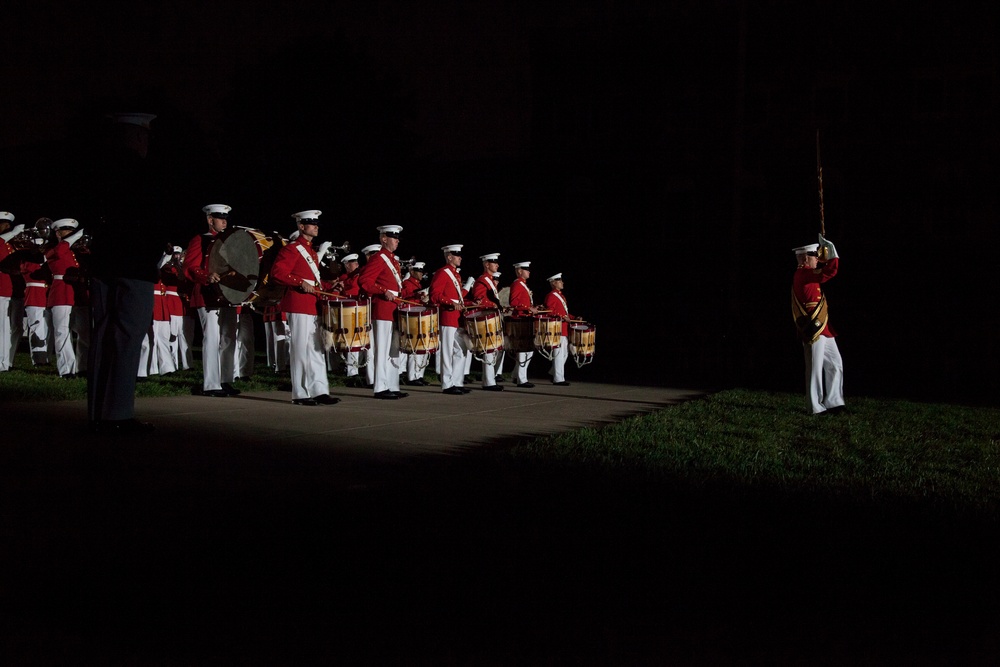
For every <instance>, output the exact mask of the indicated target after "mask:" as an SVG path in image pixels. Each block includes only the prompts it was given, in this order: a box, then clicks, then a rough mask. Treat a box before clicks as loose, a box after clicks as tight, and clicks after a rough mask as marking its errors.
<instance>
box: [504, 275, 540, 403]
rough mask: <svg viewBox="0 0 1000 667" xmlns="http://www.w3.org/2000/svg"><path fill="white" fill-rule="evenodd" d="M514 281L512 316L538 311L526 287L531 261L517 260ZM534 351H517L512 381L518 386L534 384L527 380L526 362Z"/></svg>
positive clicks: (523, 386)
mask: <svg viewBox="0 0 1000 667" xmlns="http://www.w3.org/2000/svg"><path fill="white" fill-rule="evenodd" d="M514 274H515V276H517V277H516V278H514V282H512V283H511V284H510V296H509V302H510V309H511V314H512V315H513V316H514V317H528V316H530V315H534V314H535V313H537V312H538V309H537V308H535V306H534V304H533V303H532V298H533V295H532V293H531V290H530V289H528V283H527V280H528V278H529V277H530V276H531V262H517V263H516V264H514ZM532 356H534V352H531V351H528V352H518V353H517V360H516V364H515V366H514V382H515V383H516V384H517V386H518V387H521V388H523V389H531V388H532V387H534V386H535V385H534V384H532V383H531V382H528V364H529V363H531V358H532Z"/></svg>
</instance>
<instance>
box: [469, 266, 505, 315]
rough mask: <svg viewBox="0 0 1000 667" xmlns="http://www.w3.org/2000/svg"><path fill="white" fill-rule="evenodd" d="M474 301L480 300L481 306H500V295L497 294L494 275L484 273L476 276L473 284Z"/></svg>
mask: <svg viewBox="0 0 1000 667" xmlns="http://www.w3.org/2000/svg"><path fill="white" fill-rule="evenodd" d="M470 296H471V298H472V300H473V301H479V306H480V307H481V308H499V304H500V295H499V294H497V284H496V283H495V282H493V275H492V274H489V273H484V274H483V275H481V276H479V277H478V278H476V282H474V283H473V284H472V294H471V295H470Z"/></svg>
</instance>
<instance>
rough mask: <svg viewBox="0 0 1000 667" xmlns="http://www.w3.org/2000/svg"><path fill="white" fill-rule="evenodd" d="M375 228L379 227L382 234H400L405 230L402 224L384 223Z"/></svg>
mask: <svg viewBox="0 0 1000 667" xmlns="http://www.w3.org/2000/svg"><path fill="white" fill-rule="evenodd" d="M375 229H377V230H378V231H379V233H380V234H386V233H392V234H398V233H400V232H401V231H403V228H402V227H401V226H400V225H382V226H380V227H376V228H375Z"/></svg>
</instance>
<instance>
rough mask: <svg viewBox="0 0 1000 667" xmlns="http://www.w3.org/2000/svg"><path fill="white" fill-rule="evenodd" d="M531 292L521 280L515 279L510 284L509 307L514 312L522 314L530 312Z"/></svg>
mask: <svg viewBox="0 0 1000 667" xmlns="http://www.w3.org/2000/svg"><path fill="white" fill-rule="evenodd" d="M532 305H533V304H532V303H531V290H529V289H528V284H527V283H525V282H524V279H523V278H516V279H515V280H514V282H512V283H511V284H510V307H511V308H512V309H514V311H516V312H519V313H521V314H524V313H525V312H527V311H529V310H531V306H532Z"/></svg>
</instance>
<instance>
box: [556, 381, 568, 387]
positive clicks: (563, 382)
mask: <svg viewBox="0 0 1000 667" xmlns="http://www.w3.org/2000/svg"><path fill="white" fill-rule="evenodd" d="M552 384H554V385H556V386H557V387H568V386H569V382H566V380H563V381H562V382H553V383H552Z"/></svg>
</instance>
